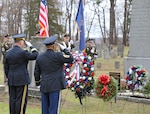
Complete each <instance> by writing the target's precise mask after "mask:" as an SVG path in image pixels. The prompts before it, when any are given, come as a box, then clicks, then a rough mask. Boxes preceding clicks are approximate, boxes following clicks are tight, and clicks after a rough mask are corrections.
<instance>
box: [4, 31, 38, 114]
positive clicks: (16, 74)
mask: <svg viewBox="0 0 150 114" xmlns="http://www.w3.org/2000/svg"><path fill="white" fill-rule="evenodd" d="M25 37H26V35H25V34H17V35H14V36H12V38H14V46H13V48H11V49H10V50H9V51H8V52H7V53H6V55H5V61H4V71H5V74H6V77H7V78H8V87H9V88H8V89H9V110H10V114H25V111H26V105H27V95H28V84H30V79H29V73H28V68H27V65H28V61H29V60H35V59H36V58H37V56H38V51H37V49H36V48H34V47H33V46H32V44H31V43H30V42H28V41H25ZM25 43H26V45H27V46H28V47H29V48H30V50H31V52H29V51H27V50H24V49H22V48H24V45H25Z"/></svg>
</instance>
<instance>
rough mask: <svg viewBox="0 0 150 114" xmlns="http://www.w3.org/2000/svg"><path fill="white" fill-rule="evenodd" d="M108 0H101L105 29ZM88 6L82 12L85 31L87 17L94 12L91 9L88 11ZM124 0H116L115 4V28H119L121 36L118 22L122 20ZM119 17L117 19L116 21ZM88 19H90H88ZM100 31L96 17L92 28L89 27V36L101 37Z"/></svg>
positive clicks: (107, 18)
mask: <svg viewBox="0 0 150 114" xmlns="http://www.w3.org/2000/svg"><path fill="white" fill-rule="evenodd" d="M109 1H110V0H106V1H105V2H103V4H102V5H101V6H102V7H103V8H104V9H105V18H106V29H107V30H109V16H110V15H109V8H110V2H109ZM88 8H89V7H88V6H85V8H84V14H85V32H87V30H86V28H87V25H88V23H89V22H88V17H91V16H93V15H94V13H93V12H92V11H90V10H89V9H88ZM123 8H124V1H123V0H117V5H116V8H115V9H116V24H117V28H119V30H120V31H119V36H121V29H120V22H121V23H122V22H123V12H124V9H123ZM118 19H119V21H118ZM89 20H90V19H89ZM100 33H101V31H100V28H99V25H98V21H97V19H95V20H94V22H93V25H92V28H91V32H90V37H94V38H99V37H101V34H100ZM85 35H87V33H85Z"/></svg>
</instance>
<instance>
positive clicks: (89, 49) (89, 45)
mask: <svg viewBox="0 0 150 114" xmlns="http://www.w3.org/2000/svg"><path fill="white" fill-rule="evenodd" d="M83 52H85V53H86V54H87V55H88V56H91V58H92V61H94V60H95V58H97V56H98V52H97V49H96V46H95V45H94V43H93V41H92V39H90V38H88V39H87V40H86V48H85V49H84V50H83Z"/></svg>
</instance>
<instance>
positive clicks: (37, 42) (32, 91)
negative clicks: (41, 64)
mask: <svg viewBox="0 0 150 114" xmlns="http://www.w3.org/2000/svg"><path fill="white" fill-rule="evenodd" d="M44 39H45V37H40V36H31V43H32V44H33V46H35V47H36V49H37V50H38V51H39V54H40V53H42V52H44V51H45V49H46V48H45V45H44V44H43V41H44ZM28 68H29V75H30V80H31V83H30V85H29V96H32V97H33V96H34V97H40V90H39V88H37V87H36V84H35V78H34V68H35V60H33V61H29V66H28Z"/></svg>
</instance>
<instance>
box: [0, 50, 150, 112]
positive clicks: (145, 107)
mask: <svg viewBox="0 0 150 114" xmlns="http://www.w3.org/2000/svg"><path fill="white" fill-rule="evenodd" d="M127 49H128V48H127V47H126V49H125V56H126V54H127ZM116 61H119V62H120V68H119V69H115V66H114V65H115V62H116ZM123 63H124V58H121V57H117V58H112V59H109V60H104V59H103V58H99V59H97V60H96V62H95V73H96V74H95V79H97V77H98V76H99V75H101V74H104V73H105V74H109V72H110V71H113V72H120V73H121V77H122V78H123V77H124V72H123V69H124V65H123ZM99 64H101V67H100V68H98V67H97V66H98V65H99ZM2 83H3V67H2V64H1V63H0V84H2ZM8 98H9V97H8V94H7V93H5V94H3V93H0V114H9V104H8ZM61 98H62V102H61V105H60V108H59V109H60V114H150V104H143V103H138V101H137V102H129V101H126V100H117V102H116V103H115V101H114V99H112V100H111V101H109V102H104V101H103V100H102V99H98V98H95V97H91V96H87V97H86V98H84V99H82V102H83V105H80V103H79V99H78V98H75V96H74V93H73V92H71V91H70V90H67V89H66V90H63V91H62V96H61ZM26 114H41V101H40V99H36V98H29V100H28V105H27V110H26Z"/></svg>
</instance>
